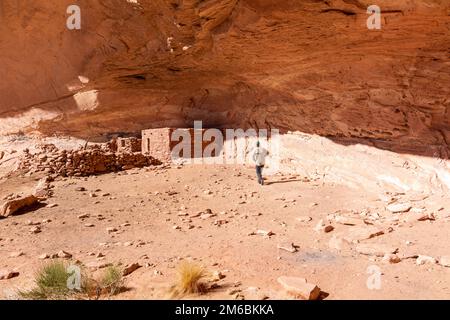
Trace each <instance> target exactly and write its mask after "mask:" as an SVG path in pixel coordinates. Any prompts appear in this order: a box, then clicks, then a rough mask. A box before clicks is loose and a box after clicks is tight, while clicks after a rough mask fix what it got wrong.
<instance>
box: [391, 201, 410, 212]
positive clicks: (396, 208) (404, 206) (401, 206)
mask: <svg viewBox="0 0 450 320" xmlns="http://www.w3.org/2000/svg"><path fill="white" fill-rule="evenodd" d="M411 207H412V206H411V203H409V202H405V203H392V204H390V205H388V206H387V207H386V209H387V210H389V211H390V212H393V213H400V212H408V211H409V210H410V209H411Z"/></svg>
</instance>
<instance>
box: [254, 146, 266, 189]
mask: <svg viewBox="0 0 450 320" xmlns="http://www.w3.org/2000/svg"><path fill="white" fill-rule="evenodd" d="M268 154H269V152H268V151H267V150H266V149H264V148H262V147H261V144H260V143H259V141H258V142H256V148H255V150H254V151H253V161H254V162H255V164H256V176H257V177H258V183H259V184H260V185H262V186H263V185H264V178H263V177H262V170H263V168H264V166H265V165H266V157H267V155H268Z"/></svg>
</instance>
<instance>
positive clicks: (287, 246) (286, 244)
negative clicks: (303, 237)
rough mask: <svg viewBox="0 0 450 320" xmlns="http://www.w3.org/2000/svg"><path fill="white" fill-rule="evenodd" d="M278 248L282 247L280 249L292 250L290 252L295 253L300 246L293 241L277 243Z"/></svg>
mask: <svg viewBox="0 0 450 320" xmlns="http://www.w3.org/2000/svg"><path fill="white" fill-rule="evenodd" d="M277 248H278V249H280V250H285V251H287V252H290V253H294V252H297V251H298V250H297V248H298V247H297V246H295V245H294V244H293V243H292V242H284V243H279V244H278V245H277Z"/></svg>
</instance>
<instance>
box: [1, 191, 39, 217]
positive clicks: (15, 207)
mask: <svg viewBox="0 0 450 320" xmlns="http://www.w3.org/2000/svg"><path fill="white" fill-rule="evenodd" d="M37 203H39V199H38V198H37V197H35V196H34V195H29V196H26V197H22V198H19V199H15V200H9V201H6V202H5V203H4V204H3V205H2V207H1V208H0V217H4V218H6V217H9V216H10V215H13V214H15V213H17V212H18V211H19V210H21V209H26V208H30V207H32V206H34V205H36V204H37Z"/></svg>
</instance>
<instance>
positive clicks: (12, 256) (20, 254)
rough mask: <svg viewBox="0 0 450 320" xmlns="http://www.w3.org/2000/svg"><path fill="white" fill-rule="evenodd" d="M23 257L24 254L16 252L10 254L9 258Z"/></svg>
mask: <svg viewBox="0 0 450 320" xmlns="http://www.w3.org/2000/svg"><path fill="white" fill-rule="evenodd" d="M23 255H24V253H23V252H22V251H18V252H11V253H10V255H9V257H10V258H18V257H21V256H23Z"/></svg>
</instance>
